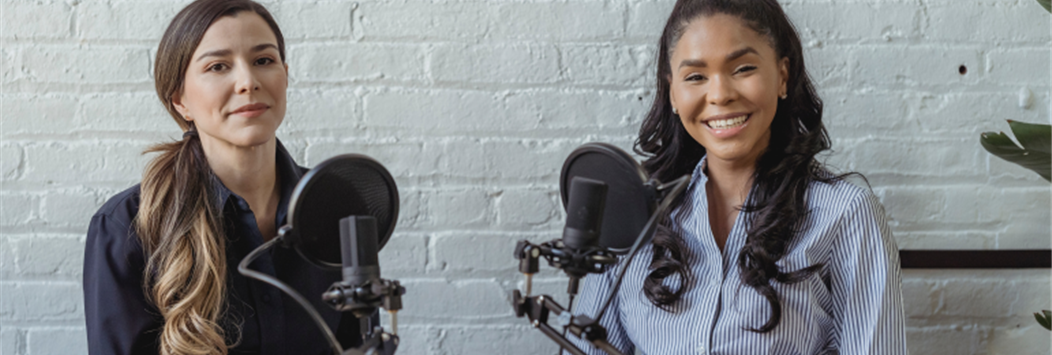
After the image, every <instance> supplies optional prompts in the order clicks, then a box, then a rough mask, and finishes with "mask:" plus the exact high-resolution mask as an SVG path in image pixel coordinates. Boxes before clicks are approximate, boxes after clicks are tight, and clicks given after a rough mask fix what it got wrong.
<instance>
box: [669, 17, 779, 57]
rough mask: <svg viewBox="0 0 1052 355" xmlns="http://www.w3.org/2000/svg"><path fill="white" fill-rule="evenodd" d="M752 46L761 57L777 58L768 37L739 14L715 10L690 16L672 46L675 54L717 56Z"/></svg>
mask: <svg viewBox="0 0 1052 355" xmlns="http://www.w3.org/2000/svg"><path fill="white" fill-rule="evenodd" d="M746 48H752V49H754V50H755V52H756V54H758V55H759V56H761V57H770V58H771V59H774V57H775V55H774V52H775V51H774V48H773V47H771V44H770V41H769V40H768V38H767V37H766V36H764V35H762V34H760V33H758V32H756V31H755V30H753V29H752V28H751V27H749V26H747V25H746V24H745V22H744V21H742V20H741V19H739V18H738V17H735V16H731V15H726V14H716V15H710V16H700V17H697V18H695V19H694V20H691V21H690V23H689V24H688V25H687V27H686V28H684V30H683V34H682V36H680V39H679V41H678V42H677V43H676V46H675V47H674V48H673V56H674V57H682V58H691V59H718V58H723V57H726V56H727V55H730V54H733V53H734V52H737V51H741V50H743V49H746Z"/></svg>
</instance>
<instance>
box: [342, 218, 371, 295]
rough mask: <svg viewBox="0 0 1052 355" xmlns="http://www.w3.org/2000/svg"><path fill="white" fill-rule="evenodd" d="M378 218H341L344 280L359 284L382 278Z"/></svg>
mask: <svg viewBox="0 0 1052 355" xmlns="http://www.w3.org/2000/svg"><path fill="white" fill-rule="evenodd" d="M377 242H378V238H377V234H376V218H374V217H373V216H350V217H346V218H343V219H341V220H340V250H342V254H343V281H344V282H346V283H349V284H353V285H358V284H363V283H365V282H367V281H371V280H377V279H379V278H380V262H379V260H378V259H379V257H378V253H379V248H378V247H377Z"/></svg>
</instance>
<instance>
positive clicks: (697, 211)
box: [569, 159, 907, 355]
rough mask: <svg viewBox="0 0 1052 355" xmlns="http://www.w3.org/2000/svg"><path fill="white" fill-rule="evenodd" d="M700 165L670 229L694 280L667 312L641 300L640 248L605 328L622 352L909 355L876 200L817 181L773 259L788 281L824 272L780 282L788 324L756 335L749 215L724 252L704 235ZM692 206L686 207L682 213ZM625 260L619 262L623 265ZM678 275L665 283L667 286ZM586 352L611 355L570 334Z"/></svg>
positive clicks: (591, 296) (602, 277)
mask: <svg viewBox="0 0 1052 355" xmlns="http://www.w3.org/2000/svg"><path fill="white" fill-rule="evenodd" d="M704 162H705V159H702V161H701V162H699V163H698V167H697V168H695V171H694V174H693V176H692V178H691V184H690V186H689V187H688V189H687V190H686V192H684V193H686V194H687V196H686V198H687V200H685V201H684V203H683V205H682V207H681V208H679V209H677V210H676V211H673V214H672V218H673V220H674V221H678V222H674V228H676V229H677V230H678V231H679V233H680V235H681V236H682V237H683V240H684V243H685V245H686V246H687V248H689V249H690V252H691V254H692V255H693V256H692V258H693V259H692V264H691V267H692V272H693V273H694V277H695V281H694V282H693V285H691V286H690V287H689V288H688V290H687V291H686V292H685V293H684V295H683V298H682V299H681V300H680V301H679V303H678V304H677V309H676V312H674V313H669V312H666V311H663V310H661V309H659V308H657V307H655V306H653V305H652V304H651V303H650V301H649V300H647V298H646V295H645V294H644V293H643V281H644V279H645V278H646V276H647V274H648V273H649V270H648V266H649V265H650V260H651V258H652V255H653V252H652V249H651V245H649V244H648V245H646V246H644V247H640V254H639V255H638V256H637V257H636V259H635V261H634V262H633V263H632V265H630V266H629V270H628V272H627V273H626V275H625V280H624V283H623V284H622V285H621V291H620V292H619V293H618V295H617V297H616V298H615V300H614V301H613V302H612V303H611V305H610V307H611V309H610V310H609V311H607V313H606V315H605V316H604V317H603V319H602V320H601V321H600V323H601V324H602V325H603V326H604V327H606V329H607V331H608V332H609V335H608V340H609V341H610V343H611V344H613V345H614V346H616V347H617V348H619V349H621V350H622V351H623V352H624V353H626V354H632V353H633V351H634V350H636V349H637V348H638V350H640V351H642V353H644V354H647V355H663V354H670V355H680V354H779V355H781V354H800V355H805V354H852V355H853V354H877V355H895V354H906V353H907V350H906V333H905V324H904V321H905V319H904V315H903V309H902V291H901V283H902V282H901V277H900V265H899V258H898V248H897V247H896V246H895V241H894V240H893V238H892V235H891V230H890V229H889V228H888V224H887V218H886V217H885V215H884V209H883V207H882V206H881V205H880V202H879V201H877V198H876V197H875V196H874V195H873V193H872V192H871V191H870V190H869V189H868V188H865V187H860V186H856V185H854V184H852V183H850V182H847V181H838V182H835V183H833V184H825V183H820V182H815V183H812V184H811V185H810V186H809V188H808V190H807V203H808V208H809V209H810V213H809V215H808V216H807V217H806V218H805V220H804V221H803V223H802V224H801V225H800V226H801V229H800V234H798V235H797V236H796V237H795V238H794V239H793V240H792V241H791V242H790V244H789V247H788V249H787V252H786V254H785V256H784V257H783V258H782V259H781V260H779V261H778V262H777V264H778V266H779V268H780V270H781V271H782V272H788V271H796V270H799V269H803V268H805V267H808V266H811V265H814V264H817V263H825V265H824V266H823V267H822V268H821V269H820V270H819V271H817V272H815V273H813V274H812V275H811V276H810V277H809V278H807V279H805V280H804V281H801V282H799V283H795V284H791V285H786V284H782V283H778V282H776V281H774V280H772V281H771V284H772V285H773V286H774V288H775V289H776V290H777V291H778V298H779V301H780V302H781V305H782V319H781V323H779V325H778V326H777V327H776V328H774V330H772V331H770V332H768V333H764V334H759V333H755V332H751V331H747V330H744V329H747V328H759V327H760V326H761V325H763V324H764V323H765V322H766V321H767V318H768V316H769V315H770V312H771V311H770V305H769V304H768V303H767V301H766V299H765V298H764V297H763V296H761V295H760V294H759V293H757V292H756V291H755V290H753V289H752V288H750V287H748V286H745V285H744V284H742V282H741V276H740V272H739V269H738V265H737V263H736V261H737V258H738V254H739V253H740V252H741V249H742V247H743V245H744V244H745V237H746V234H745V232H746V227H747V226H746V221H745V220H746V218H745V217H746V216H745V213H744V212H742V213H739V214H738V217H737V220H736V221H735V222H734V226H733V227H732V229H731V232H730V234H729V236H728V238H727V243H726V245H725V250H724V251H723V252H722V253H721V252H720V250H719V248H718V247H717V246H716V240H715V238H714V237H713V235H712V229H711V228H710V227H709V213H708V202H707V199H706V196H705V187H704V186H705V182H706V181H707V180H708V178H707V176H705V174H704V173H703V172H702V170H703V169H702V166H703V164H704ZM688 206H690V208H685V207H688ZM622 260H624V258H622ZM620 268H621V264H618V265H617V266H615V267H613V268H611V269H610V270H609V271H607V272H606V273H605V274H593V275H589V276H587V277H585V280H584V284H583V286H582V292H581V294H580V296H579V301H578V303H577V304H576V305H574V313H577V314H587V315H590V316H593V317H594V316H595V315H596V314H598V311H599V307H601V306H602V302H603V299H604V298H605V296H606V294H607V292H608V290H609V288H610V286H611V285H613V283H614V281H615V278H616V277H617V274H616V273H617V271H618V270H620ZM671 279H672V277H670V278H669V279H667V280H666V283H669V284H672V283H671V282H675V281H673V280H671ZM569 337H570V338H571V340H572V341H573V342H574V343H575V344H577V346H578V347H579V348H581V350H584V351H585V352H586V353H588V354H604V352H602V351H601V350H598V349H596V348H594V347H592V346H591V345H590V344H587V343H585V342H583V341H581V340H580V339H577V338H575V337H573V336H569Z"/></svg>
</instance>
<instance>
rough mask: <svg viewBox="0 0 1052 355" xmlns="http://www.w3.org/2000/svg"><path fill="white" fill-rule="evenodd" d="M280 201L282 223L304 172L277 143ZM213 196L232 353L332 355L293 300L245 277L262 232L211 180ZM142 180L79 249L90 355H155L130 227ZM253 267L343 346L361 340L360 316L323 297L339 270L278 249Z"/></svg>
mask: <svg viewBox="0 0 1052 355" xmlns="http://www.w3.org/2000/svg"><path fill="white" fill-rule="evenodd" d="M277 146H278V147H277V162H276V163H277V164H276V169H277V173H278V177H279V180H278V182H279V183H280V185H281V199H280V204H279V205H278V211H277V216H276V217H277V219H276V221H275V222H276V224H275V225H277V226H281V225H282V224H284V221H285V217H286V216H285V215H286V213H287V211H288V204H289V199H290V198H291V195H292V191H293V189H294V188H295V186H296V183H297V182H299V179H300V177H301V176H302V175H303V174H304V173H306V169H305V168H302V167H299V166H297V165H296V163H295V162H294V161H293V160H292V157H291V156H289V153H288V152H287V151H286V150H285V148H284V147H283V146H282V145H281V143H280V142H278V144H277ZM216 182H217V183H216V184H215V189H216V191H215V192H216V193H215V196H217V197H218V199H217V201H216V203H218V204H219V206H220V210H221V211H222V212H223V217H224V219H225V222H226V223H225V224H226V228H227V233H226V237H227V239H226V246H227V247H226V259H227V265H226V272H227V297H226V307H227V309H226V311H225V312H224V314H223V316H222V319H221V324H222V325H223V328H224V329H225V330H226V336H227V343H228V344H230V343H233V342H237V345H236V346H235V347H232V348H231V349H230V354H264V355H278V354H326V355H328V354H332V350H331V348H330V347H329V343H328V342H327V341H326V340H325V338H324V337H323V335H322V333H321V330H320V329H319V328H318V327H317V326H316V325H315V323H314V322H313V321H312V320H311V318H310V316H309V315H308V314H307V313H306V311H304V310H303V309H302V308H301V307H300V305H299V304H298V303H296V302H295V301H294V300H292V299H291V298H290V297H288V296H287V295H285V294H283V293H282V292H281V291H278V290H277V289H276V288H274V287H271V286H270V285H267V284H264V283H262V282H259V281H256V280H252V279H248V278H246V277H245V276H242V275H241V274H240V273H238V272H237V265H238V263H240V262H241V260H242V259H243V258H244V257H245V256H246V255H248V253H249V252H251V251H252V250H253V249H255V248H256V247H258V246H260V245H262V244H263V236H262V235H261V234H260V231H259V228H258V227H257V226H256V218H255V216H254V215H253V213H252V210H250V209H249V206H248V203H247V202H246V201H245V199H243V198H241V196H238V195H236V194H234V193H233V192H231V191H230V190H229V189H227V188H226V187H225V186H223V184H222V183H221V182H219V181H218V180H216ZM139 196H140V191H139V185H136V186H134V187H132V188H129V189H127V190H125V191H124V192H121V193H119V194H117V195H116V196H114V197H113V198H111V199H110V200H109V201H108V202H106V204H105V205H103V206H102V208H100V209H99V211H98V212H97V213H95V215H94V216H93V217H92V218H91V225H90V226H89V228H88V236H87V245H86V246H85V250H84V311H85V312H84V313H85V314H84V318H85V320H86V322H87V333H88V353H89V354H93V355H95V354H97V355H102V354H105V355H123V354H136V355H141V354H157V353H158V352H159V349H158V345H159V340H158V336H159V334H160V330H161V328H162V325H163V324H164V320H163V318H162V317H161V316H160V313H159V312H158V311H157V308H156V307H155V306H154V304H153V303H151V302H150V301H149V300H148V298H147V297H146V295H145V293H144V287H143V270H144V269H145V267H146V263H145V261H146V259H147V256H146V255H145V254H144V252H143V248H142V244H141V243H140V240H139V236H138V234H137V233H136V232H135V226H134V223H133V221H134V219H135V215H136V214H137V213H138V211H139ZM250 267H251V268H252V269H254V270H259V271H261V272H264V273H266V274H269V275H272V276H276V277H277V278H278V279H280V280H282V281H283V282H285V283H287V284H289V285H291V286H292V287H293V288H294V289H296V290H297V291H298V292H300V294H302V295H303V296H304V297H306V298H307V299H309V300H311V302H312V303H313V305H314V308H315V309H316V310H318V312H319V313H321V315H322V317H323V318H324V319H325V321H326V323H327V324H328V326H329V327H330V329H332V330H333V331H334V332H335V333H336V336H337V338H339V339H340V342H341V343H342V344H343V345H344V346H345V347H347V346H356V345H359V344H360V343H361V336H360V335H359V332H358V328H359V321H358V319H356V318H355V317H354V316H353V315H351V314H349V313H346V314H342V313H340V312H336V311H335V310H333V309H332V308H331V307H329V306H327V305H325V304H324V303H322V301H321V294H322V293H323V292H324V291H325V290H326V289H327V288H328V287H329V286H330V285H332V283H333V282H336V281H340V280H342V275H341V272H340V271H338V270H337V271H327V270H321V269H319V268H317V267H315V266H313V265H312V264H310V263H309V262H307V261H306V260H303V258H301V257H300V256H299V255H298V254H297V253H296V252H295V251H294V250H292V249H285V248H281V247H276V248H274V249H272V250H271V252H269V253H263V254H262V255H261V256H260V257H259V258H258V259H256V260H255V261H254V262H253V263H252V264H251V265H250Z"/></svg>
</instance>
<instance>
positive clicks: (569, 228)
mask: <svg viewBox="0 0 1052 355" xmlns="http://www.w3.org/2000/svg"><path fill="white" fill-rule="evenodd" d="M606 191H607V186H606V183H604V182H602V181H599V180H593V179H589V178H586V177H580V176H578V177H574V179H573V181H572V182H571V183H570V203H569V204H568V205H567V207H566V227H565V228H563V244H565V245H566V247H568V248H571V249H576V250H586V249H590V248H593V247H597V246H599V233H600V230H601V228H602V227H603V209H604V208H605V207H606Z"/></svg>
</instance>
